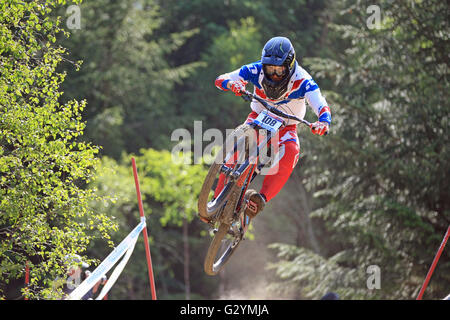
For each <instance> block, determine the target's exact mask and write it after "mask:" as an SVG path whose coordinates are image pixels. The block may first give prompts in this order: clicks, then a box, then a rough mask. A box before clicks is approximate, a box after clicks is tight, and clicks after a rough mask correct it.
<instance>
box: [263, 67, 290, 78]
mask: <svg viewBox="0 0 450 320" xmlns="http://www.w3.org/2000/svg"><path fill="white" fill-rule="evenodd" d="M286 70H287V68H286V66H274V65H271V64H266V65H264V71H265V72H266V73H267V75H269V76H273V75H277V76H279V77H282V76H284V75H285V74H286Z"/></svg>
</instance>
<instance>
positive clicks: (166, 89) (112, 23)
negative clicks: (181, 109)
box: [64, 0, 202, 159]
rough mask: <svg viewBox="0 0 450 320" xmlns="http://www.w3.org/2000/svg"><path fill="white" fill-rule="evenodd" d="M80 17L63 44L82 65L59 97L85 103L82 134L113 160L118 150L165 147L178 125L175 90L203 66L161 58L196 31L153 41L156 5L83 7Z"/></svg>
mask: <svg viewBox="0 0 450 320" xmlns="http://www.w3.org/2000/svg"><path fill="white" fill-rule="evenodd" d="M80 11H81V16H82V28H81V30H76V31H75V32H74V33H73V34H72V35H71V37H70V39H68V40H67V41H65V42H64V45H65V46H66V47H67V48H69V50H70V51H71V55H70V56H71V57H73V58H72V59H83V60H85V64H84V66H83V68H81V69H80V71H78V72H75V71H73V72H70V73H69V74H70V77H69V79H68V81H66V82H65V85H64V91H65V96H66V97H69V98H72V97H73V98H79V97H83V98H86V99H87V101H88V103H89V108H87V109H86V112H85V119H86V120H87V123H88V125H87V129H86V132H87V136H88V137H89V138H90V139H91V140H92V141H93V142H94V143H97V144H99V145H101V146H102V147H103V150H102V154H105V155H109V156H112V157H114V158H115V159H120V155H121V152H122V151H123V150H125V151H127V152H137V151H138V150H139V149H140V148H142V147H149V146H152V147H154V148H163V147H165V146H167V145H168V141H169V139H168V137H170V134H169V133H170V132H171V131H172V130H173V129H174V128H176V127H177V122H176V121H174V120H176V119H174V115H176V113H177V106H176V104H175V103H174V96H173V92H172V89H173V87H174V84H175V83H181V81H182V80H183V79H185V78H186V77H187V76H188V75H190V74H192V73H193V71H194V70H196V68H198V67H199V66H201V65H202V64H201V63H198V62H195V61H191V62H190V63H186V64H181V65H179V64H171V63H169V62H168V61H167V59H166V56H168V55H170V54H171V52H173V51H174V50H176V49H178V48H179V47H180V46H182V45H183V44H184V43H185V42H186V41H187V39H189V38H190V37H192V35H194V34H195V33H197V32H198V30H196V29H190V30H187V29H184V30H182V31H180V32H177V33H167V34H166V33H164V35H163V36H159V33H160V32H161V31H160V28H161V24H162V22H163V18H162V17H161V15H160V10H159V7H158V5H157V4H156V2H155V1H154V0H142V1H134V0H127V1H119V2H117V1H110V0H101V1H89V2H87V3H83V4H82V5H81V6H80ZM161 119H166V121H161ZM172 119H173V121H171V120H172Z"/></svg>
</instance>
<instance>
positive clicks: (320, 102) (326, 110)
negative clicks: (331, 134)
mask: <svg viewBox="0 0 450 320" xmlns="http://www.w3.org/2000/svg"><path fill="white" fill-rule="evenodd" d="M301 87H303V88H304V97H305V98H306V101H308V104H309V106H310V107H311V108H312V109H313V111H314V113H315V114H316V115H317V117H318V118H319V119H318V121H319V122H326V123H328V125H330V124H331V110H330V107H329V106H328V103H327V100H325V97H324V96H322V93H321V92H320V89H319V86H318V85H317V84H316V83H315V82H314V80H313V79H307V80H305V81H304V83H302V85H301Z"/></svg>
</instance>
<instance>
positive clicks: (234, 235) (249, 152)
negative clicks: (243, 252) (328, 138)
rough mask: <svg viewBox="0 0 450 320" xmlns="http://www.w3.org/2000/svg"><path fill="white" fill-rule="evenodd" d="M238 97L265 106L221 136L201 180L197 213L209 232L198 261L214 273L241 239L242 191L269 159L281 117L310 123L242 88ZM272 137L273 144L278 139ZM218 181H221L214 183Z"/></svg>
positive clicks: (245, 224) (245, 220)
mask: <svg viewBox="0 0 450 320" xmlns="http://www.w3.org/2000/svg"><path fill="white" fill-rule="evenodd" d="M242 97H243V98H244V99H245V100H247V101H252V99H254V100H256V101H258V102H259V103H261V104H262V106H263V107H264V108H265V109H266V110H263V111H262V112H261V113H259V115H258V117H257V118H255V119H254V120H253V121H251V122H250V123H245V124H242V125H240V126H238V127H237V128H236V129H235V130H234V131H233V132H232V133H231V134H230V135H229V136H228V137H227V138H226V140H225V143H224V144H223V146H222V149H221V150H220V151H219V152H218V154H217V156H216V158H215V160H214V162H213V164H212V165H211V166H210V168H209V171H208V174H207V176H206V178H205V180H204V182H203V186H202V189H201V191H200V195H199V199H198V211H199V218H200V219H201V220H202V221H204V222H206V223H208V224H209V225H210V226H211V230H212V233H213V239H212V240H211V243H210V245H209V248H208V251H207V253H206V257H205V261H204V270H205V272H206V273H207V274H208V275H216V274H217V273H218V272H219V271H220V270H221V269H222V268H223V267H224V265H225V264H226V263H227V261H228V260H229V259H230V257H231V255H232V254H233V253H234V252H235V250H236V249H237V247H238V246H239V244H240V243H241V241H242V240H243V239H244V235H245V233H246V232H247V230H248V228H249V226H250V222H251V218H250V217H249V216H248V215H246V214H245V212H244V211H245V210H244V209H245V207H246V204H247V202H248V200H247V199H245V198H244V195H245V192H246V191H247V189H248V187H249V185H250V184H251V183H252V181H253V180H254V179H255V177H256V176H257V175H258V174H260V173H261V171H262V169H263V168H264V167H265V166H266V165H269V164H270V163H271V160H270V159H273V155H274V148H273V145H274V143H271V142H272V138H273V137H275V136H276V135H277V132H278V131H279V130H280V129H281V128H283V127H284V126H285V125H286V122H285V120H284V119H283V118H285V119H293V120H296V121H299V122H301V123H303V124H305V125H307V126H308V127H310V128H311V127H312V124H311V123H309V122H308V121H306V120H303V119H300V118H297V117H295V116H293V115H290V114H286V113H284V112H282V111H280V110H278V109H276V108H275V107H273V106H271V105H269V104H268V103H267V102H266V101H264V100H263V99H261V98H259V97H258V96H256V95H254V94H252V93H250V92H248V91H242ZM273 140H274V142H276V143H275V145H276V146H278V139H273ZM268 155H269V156H268ZM220 177H221V179H220ZM220 181H221V184H222V185H221V186H218V184H219V182H220Z"/></svg>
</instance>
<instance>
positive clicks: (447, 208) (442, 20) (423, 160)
mask: <svg viewBox="0 0 450 320" xmlns="http://www.w3.org/2000/svg"><path fill="white" fill-rule="evenodd" d="M344 5H346V7H344V10H342V11H341V12H342V13H343V14H344V15H345V16H346V18H345V19H346V20H347V22H348V23H345V24H334V25H330V28H331V29H332V31H331V33H330V36H331V38H330V44H331V43H340V44H341V45H342V44H344V45H348V47H347V48H346V49H345V50H343V51H342V53H338V54H334V57H333V58H331V59H319V58H315V59H309V60H306V61H307V63H308V64H309V65H310V66H311V69H313V70H314V71H315V72H316V73H318V74H319V75H320V76H322V77H328V78H329V79H332V80H333V87H332V88H331V90H332V91H333V92H332V95H329V96H331V97H332V99H331V101H332V102H334V106H333V104H332V110H333V125H332V129H331V130H332V131H331V135H329V136H328V137H326V139H322V140H321V142H320V143H319V142H318V143H314V144H312V145H311V147H312V148H313V149H312V150H313V153H314V154H318V155H326V156H321V157H319V156H317V158H314V159H313V160H314V161H312V162H309V166H308V168H309V170H308V172H307V175H308V177H309V179H308V188H309V190H311V191H313V192H315V199H314V208H315V212H314V217H315V220H316V222H317V223H318V224H319V225H323V226H325V229H326V230H327V231H325V232H324V234H323V235H321V237H320V238H321V239H324V240H323V241H322V248H323V249H325V250H324V256H325V257H326V258H328V261H332V260H333V261H335V260H336V259H335V257H339V260H338V261H339V263H338V264H337V267H341V268H342V267H345V268H350V269H349V270H352V271H353V272H360V271H361V270H366V269H367V268H368V267H369V266H370V265H377V266H379V267H380V268H381V273H382V277H381V279H382V280H381V290H379V291H377V290H375V291H371V290H369V289H366V290H365V292H361V291H360V293H359V294H358V295H357V296H355V297H360V298H389V299H411V298H415V296H416V295H417V293H418V290H419V289H420V286H421V284H422V281H423V279H424V278H425V275H426V272H427V270H428V267H429V265H430V264H431V261H432V259H433V255H434V252H435V250H436V249H437V248H438V246H439V244H440V241H441V240H442V237H443V235H444V233H445V230H446V229H447V227H448V224H449V222H450V202H449V198H448V195H447V194H446V191H444V190H448V189H449V182H448V180H449V179H448V172H450V170H449V169H450V168H449V164H448V162H445V161H442V159H446V158H448V157H449V152H450V150H449V147H448V146H449V139H448V135H445V132H446V130H447V128H448V125H449V123H448V117H447V114H448V112H449V107H448V103H446V101H448V92H449V90H448V80H449V78H448V76H449V72H448V70H449V69H448V64H449V61H448V57H447V56H446V55H445V52H446V51H448V50H446V49H445V48H446V41H447V40H446V36H445V35H444V34H443V30H448V8H447V6H446V5H445V4H444V3H442V2H439V1H422V2H390V1H381V2H380V3H379V9H380V12H381V16H380V22H379V24H378V25H376V27H375V28H372V25H371V24H370V25H369V24H368V22H367V21H368V20H367V19H368V17H369V16H368V13H367V8H368V7H369V6H370V5H371V3H370V1H358V2H356V3H355V2H354V1H348V2H345V3H344ZM336 19H337V21H339V20H340V21H342V20H343V18H336ZM338 19H339V20H338ZM330 56H331V55H330ZM302 254H305V252H302ZM441 259H442V260H441V261H440V269H437V270H436V273H435V275H434V277H435V278H434V282H433V283H431V284H430V286H429V288H428V289H427V290H428V291H427V293H428V296H429V297H433V298H435V299H436V298H438V299H439V298H441V297H444V296H445V294H446V290H447V289H446V286H448V281H449V278H448V266H449V262H448V254H447V255H446V256H445V255H444V256H443V257H442V258H441ZM280 266H281V264H280V265H279V266H278V267H280ZM304 267H305V268H307V266H304ZM277 270H278V271H280V269H279V268H278V269H277ZM446 270H447V271H446ZM303 271H304V270H303ZM300 272H302V270H298V272H296V273H295V274H296V275H297V274H298V273H300ZM318 274H320V273H318ZM328 284H329V285H330V286H332V285H333V282H332V281H329V282H328ZM361 287H362V288H363V289H365V282H361V277H355V278H354V281H350V282H349V283H347V284H346V285H345V286H342V287H339V286H338V287H334V288H333V289H336V290H337V291H338V292H340V293H341V295H348V296H349V297H350V296H352V295H351V293H350V291H352V290H353V291H354V290H359V289H361ZM322 288H323V287H322ZM339 290H340V291H339ZM363 291H364V290H363ZM426 295H427V294H426Z"/></svg>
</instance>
